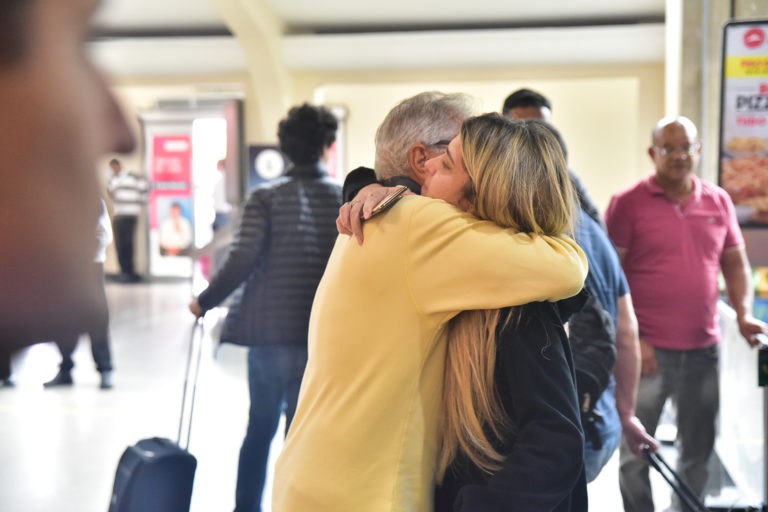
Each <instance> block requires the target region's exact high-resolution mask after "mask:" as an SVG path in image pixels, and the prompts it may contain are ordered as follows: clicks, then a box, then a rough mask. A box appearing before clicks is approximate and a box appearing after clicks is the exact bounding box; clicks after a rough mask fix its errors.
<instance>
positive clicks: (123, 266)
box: [112, 215, 138, 275]
mask: <svg viewBox="0 0 768 512" xmlns="http://www.w3.org/2000/svg"><path fill="white" fill-rule="evenodd" d="M137 221H138V217H136V216H135V215H115V218H114V219H113V220H112V229H113V231H114V232H115V249H116V250H117V261H118V262H119V263H120V271H121V272H122V273H123V274H131V275H133V274H135V273H136V271H135V269H134V266H133V250H134V249H133V243H134V239H135V238H136V224H137Z"/></svg>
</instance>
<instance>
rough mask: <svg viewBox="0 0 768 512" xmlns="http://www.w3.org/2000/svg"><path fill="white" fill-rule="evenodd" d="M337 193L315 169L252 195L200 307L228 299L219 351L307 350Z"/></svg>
mask: <svg viewBox="0 0 768 512" xmlns="http://www.w3.org/2000/svg"><path fill="white" fill-rule="evenodd" d="M340 206H341V187H340V186H339V185H338V184H337V183H335V182H334V181H333V180H331V179H330V178H329V177H328V175H327V173H326V171H325V169H324V167H323V166H322V165H321V164H310V165H303V166H295V167H293V168H291V169H289V170H288V172H287V173H286V175H285V176H283V177H282V178H279V179H277V180H275V181H273V182H270V183H268V184H266V185H264V186H261V187H259V188H256V189H254V190H253V191H252V192H251V194H250V196H249V197H248V200H247V201H246V203H245V207H244V209H243V214H242V217H241V220H240V224H239V226H238V229H237V233H236V235H235V239H234V241H233V242H232V246H231V247H230V250H229V254H228V255H227V258H226V260H225V261H224V264H223V265H222V267H221V269H220V270H219V271H218V272H217V273H216V275H215V276H214V277H213V279H211V282H210V284H209V286H208V288H207V289H206V290H205V291H204V292H203V293H201V294H200V296H199V297H198V302H199V303H200V306H201V307H202V308H203V309H204V310H208V309H210V308H212V307H215V306H217V305H218V304H220V303H221V302H222V301H223V300H224V299H226V298H227V296H228V295H229V294H230V293H232V292H233V291H235V290H236V289H238V288H239V287H241V286H242V288H241V290H240V293H238V294H237V295H236V296H235V297H233V301H232V304H231V306H230V308H229V313H228V315H227V318H226V320H225V322H224V327H223V329H222V333H221V342H222V343H234V344H237V345H248V346H253V345H270V344H295V345H306V343H307V332H308V329H309V314H310V311H311V309H312V301H313V299H314V296H315V290H316V289H317V286H318V284H319V283H320V278H321V277H322V275H323V272H324V271H325V265H326V263H327V261H328V257H329V256H330V254H331V250H332V249H333V245H334V243H335V241H336V237H337V235H338V233H337V231H336V217H337V215H338V211H339V207H340Z"/></svg>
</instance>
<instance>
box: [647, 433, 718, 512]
mask: <svg viewBox="0 0 768 512" xmlns="http://www.w3.org/2000/svg"><path fill="white" fill-rule="evenodd" d="M643 455H645V458H646V460H648V464H650V465H651V467H652V468H653V469H655V470H656V471H658V472H659V474H661V476H662V477H663V478H664V480H666V481H667V483H668V484H669V486H670V487H671V488H672V490H673V491H674V492H675V494H677V497H678V498H680V504H681V505H683V506H684V507H685V508H684V509H683V510H685V511H686V512H689V511H690V512H709V509H708V508H707V507H705V506H704V504H703V503H702V502H701V500H700V499H699V497H698V496H697V495H696V493H694V492H693V491H692V490H691V488H690V487H688V484H686V483H685V482H684V481H683V480H682V479H681V478H680V475H678V474H677V473H676V472H675V471H674V470H673V469H672V468H671V467H669V464H667V462H666V461H665V460H664V459H663V458H662V456H661V455H659V454H658V453H654V452H652V451H651V448H650V447H649V446H648V445H646V446H644V447H643Z"/></svg>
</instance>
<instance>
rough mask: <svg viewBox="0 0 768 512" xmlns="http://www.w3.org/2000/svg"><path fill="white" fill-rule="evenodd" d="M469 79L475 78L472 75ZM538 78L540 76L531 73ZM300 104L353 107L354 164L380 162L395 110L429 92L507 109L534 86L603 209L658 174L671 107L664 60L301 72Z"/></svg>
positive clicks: (349, 157)
mask: <svg viewBox="0 0 768 512" xmlns="http://www.w3.org/2000/svg"><path fill="white" fill-rule="evenodd" d="M467 77H472V79H471V80H468V79H467ZM529 77H535V78H529ZM293 82H294V87H295V90H294V94H293V97H294V99H295V102H299V101H316V102H318V103H324V104H328V105H343V106H345V107H346V109H347V112H348V114H347V132H346V133H347V136H346V141H344V143H345V146H346V151H345V153H346V155H345V156H346V162H347V167H349V168H355V167H356V166H358V165H372V163H373V152H374V146H373V137H374V134H375V131H376V127H377V126H378V124H379V122H381V120H382V119H383V117H384V116H385V115H386V113H387V111H388V110H389V109H390V108H391V107H392V106H394V105H395V104H396V103H397V102H398V101H400V100H401V99H403V98H406V97H408V96H411V95H413V94H416V93H418V92H421V91H424V90H441V91H444V92H465V93H468V94H470V95H472V96H473V97H475V98H477V101H478V111H479V112H487V111H499V110H500V109H501V105H502V103H503V101H504V98H505V97H506V96H507V95H508V94H509V93H510V92H511V91H513V90H515V89H517V88H519V87H523V86H526V87H531V88H534V89H536V90H539V91H540V92H542V93H543V94H545V95H546V96H548V97H549V98H550V100H551V101H552V104H553V123H554V124H555V125H556V126H557V127H558V128H559V129H560V131H561V132H562V133H563V136H564V138H565V140H566V143H567V144H568V148H569V156H570V164H571V166H572V168H573V169H574V170H576V172H577V173H578V174H579V175H580V176H581V177H582V178H583V179H584V181H585V183H586V185H587V187H588V189H589V190H590V192H591V194H592V195H593V197H594V199H595V201H596V202H597V204H598V206H599V207H600V208H601V209H603V210H604V209H605V207H606V206H607V204H608V201H609V200H610V197H611V195H612V194H613V193H615V192H617V191H618V190H620V189H622V188H625V187H627V186H629V185H630V184H632V183H634V182H635V181H637V180H638V179H640V178H642V177H644V176H646V175H647V174H648V173H649V172H650V171H651V168H650V162H649V160H648V157H647V155H646V148H647V147H648V145H649V140H650V130H651V127H652V126H653V125H654V124H655V122H656V121H657V120H658V119H659V118H660V117H661V116H662V115H663V112H664V105H663V103H664V71H663V65H662V64H661V63H659V64H648V65H636V66H602V67H570V68H563V67H558V68H556V69H552V68H538V69H519V70H509V69H505V70H475V69H463V70H444V71H429V72H422V73H416V72H400V73H392V72H379V73H345V74H296V75H294V78H293Z"/></svg>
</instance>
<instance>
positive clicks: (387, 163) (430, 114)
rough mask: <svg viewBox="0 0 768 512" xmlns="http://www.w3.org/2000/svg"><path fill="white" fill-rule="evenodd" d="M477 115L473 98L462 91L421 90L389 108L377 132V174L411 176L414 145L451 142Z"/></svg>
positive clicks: (378, 176) (380, 176) (381, 177)
mask: <svg viewBox="0 0 768 512" xmlns="http://www.w3.org/2000/svg"><path fill="white" fill-rule="evenodd" d="M472 115H474V108H473V101H472V99H471V98H470V96H468V95H466V94H461V93H454V94H445V93H441V92H436V91H429V92H422V93H420V94H417V95H416V96H413V97H411V98H408V99H405V100H403V101H401V102H400V103H399V104H398V105H397V106H396V107H395V108H393V109H392V110H390V111H389V114H387V117H385V118H384V121H383V122H382V123H381V125H380V126H379V129H378V130H377V131H376V162H375V164H374V167H375V169H376V177H377V178H378V179H380V180H382V179H387V178H392V177H394V176H410V175H411V165H410V162H409V159H408V153H409V151H410V149H411V148H412V147H413V146H414V145H415V144H424V145H426V146H432V145H435V144H436V143H438V142H444V141H449V140H451V139H453V138H454V137H455V136H456V135H458V134H459V128H460V126H461V123H462V122H463V121H464V120H465V119H467V118H468V117H471V116H472Z"/></svg>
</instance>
